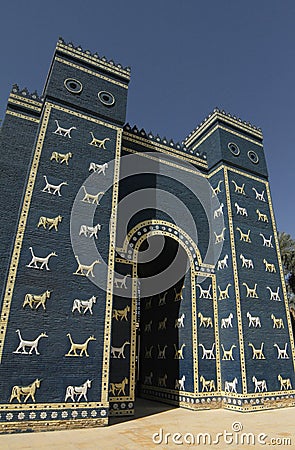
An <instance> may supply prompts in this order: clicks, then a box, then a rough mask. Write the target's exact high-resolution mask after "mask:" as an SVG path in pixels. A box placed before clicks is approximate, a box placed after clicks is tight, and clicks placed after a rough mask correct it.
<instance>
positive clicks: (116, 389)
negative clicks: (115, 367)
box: [109, 377, 128, 397]
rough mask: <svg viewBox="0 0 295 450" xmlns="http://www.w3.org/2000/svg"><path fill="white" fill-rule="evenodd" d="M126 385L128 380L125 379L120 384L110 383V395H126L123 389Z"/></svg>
mask: <svg viewBox="0 0 295 450" xmlns="http://www.w3.org/2000/svg"><path fill="white" fill-rule="evenodd" d="M127 385H128V378H127V377H125V378H124V379H123V380H122V381H121V383H110V389H109V392H110V393H111V395H113V396H114V397H115V396H119V395H126V392H125V388H126V386H127Z"/></svg>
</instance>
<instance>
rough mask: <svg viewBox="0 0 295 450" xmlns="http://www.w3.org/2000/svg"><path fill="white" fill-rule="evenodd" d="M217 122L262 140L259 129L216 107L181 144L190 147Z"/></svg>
mask: <svg viewBox="0 0 295 450" xmlns="http://www.w3.org/2000/svg"><path fill="white" fill-rule="evenodd" d="M217 121H219V122H223V123H224V124H225V125H228V126H230V127H233V128H238V129H239V130H240V131H242V132H244V133H247V134H250V135H252V136H253V137H254V138H256V139H258V140H260V141H261V140H262V139H263V135H262V131H261V128H259V127H257V126H255V125H252V124H251V123H250V122H247V121H245V120H242V119H240V118H239V117H237V116H235V115H232V114H230V113H227V112H226V111H224V110H220V109H219V108H217V107H216V108H214V110H213V111H212V113H210V114H208V116H207V117H205V119H204V120H203V121H202V122H201V123H200V124H199V125H198V126H197V127H196V128H195V129H194V130H193V131H192V132H191V133H190V134H189V135H188V136H187V137H186V138H185V139H184V140H183V144H184V145H185V146H187V147H190V146H192V145H193V143H194V142H195V141H197V140H198V139H199V138H200V137H201V135H203V134H204V132H205V131H207V130H208V129H209V128H210V127H212V125H213V124H214V123H215V122H217Z"/></svg>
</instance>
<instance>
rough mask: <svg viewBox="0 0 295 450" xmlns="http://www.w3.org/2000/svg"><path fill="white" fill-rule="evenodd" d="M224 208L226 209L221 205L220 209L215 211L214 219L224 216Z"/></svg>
mask: <svg viewBox="0 0 295 450" xmlns="http://www.w3.org/2000/svg"><path fill="white" fill-rule="evenodd" d="M223 208H224V204H223V203H221V204H220V206H219V208H217V209H215V210H214V213H213V219H217V218H218V217H220V216H223Z"/></svg>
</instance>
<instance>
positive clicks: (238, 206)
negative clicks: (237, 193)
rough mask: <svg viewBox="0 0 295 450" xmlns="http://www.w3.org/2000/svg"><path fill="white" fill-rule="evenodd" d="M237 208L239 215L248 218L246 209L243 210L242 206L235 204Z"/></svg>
mask: <svg viewBox="0 0 295 450" xmlns="http://www.w3.org/2000/svg"><path fill="white" fill-rule="evenodd" d="M235 207H236V213H237V215H240V216H246V217H248V212H247V210H246V208H243V207H242V206H240V205H238V203H237V202H236V203H235Z"/></svg>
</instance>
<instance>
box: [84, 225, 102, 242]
mask: <svg viewBox="0 0 295 450" xmlns="http://www.w3.org/2000/svg"><path fill="white" fill-rule="evenodd" d="M100 230H101V225H100V224H99V223H98V224H97V225H95V226H94V227H89V226H88V225H81V227H80V232H79V236H82V235H83V236H85V237H89V238H92V237H95V239H97V233H98V231H100Z"/></svg>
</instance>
